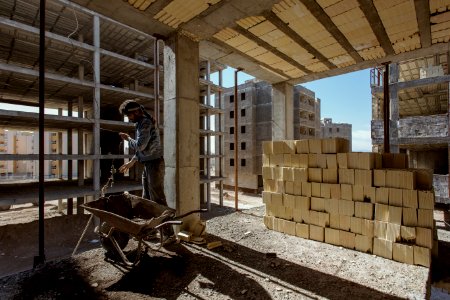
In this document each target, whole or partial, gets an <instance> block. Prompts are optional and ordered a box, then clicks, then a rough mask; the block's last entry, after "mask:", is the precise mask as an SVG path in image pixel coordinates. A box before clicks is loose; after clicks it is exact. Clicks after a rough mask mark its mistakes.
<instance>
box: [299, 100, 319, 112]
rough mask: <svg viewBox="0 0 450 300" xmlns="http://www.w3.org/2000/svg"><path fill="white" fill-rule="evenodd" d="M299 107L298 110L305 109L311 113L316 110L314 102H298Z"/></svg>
mask: <svg viewBox="0 0 450 300" xmlns="http://www.w3.org/2000/svg"><path fill="white" fill-rule="evenodd" d="M299 108H300V110H306V111H309V112H312V113H314V112H315V111H316V110H315V105H314V103H313V104H309V103H308V102H300V104H299Z"/></svg>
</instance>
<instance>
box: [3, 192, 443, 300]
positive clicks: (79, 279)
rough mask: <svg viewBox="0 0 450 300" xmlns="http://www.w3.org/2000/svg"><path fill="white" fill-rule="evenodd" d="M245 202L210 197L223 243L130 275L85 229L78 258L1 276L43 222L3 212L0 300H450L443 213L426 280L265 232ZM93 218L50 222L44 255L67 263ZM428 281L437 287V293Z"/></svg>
mask: <svg viewBox="0 0 450 300" xmlns="http://www.w3.org/2000/svg"><path fill="white" fill-rule="evenodd" d="M230 195H231V193H230ZM239 197H240V207H241V208H243V210H242V211H241V212H235V211H234V209H233V208H231V207H220V206H218V205H216V204H214V202H216V201H217V199H213V204H212V209H211V212H209V213H207V214H205V215H204V216H203V217H204V218H205V219H207V220H208V221H207V231H208V234H207V236H206V238H207V241H208V242H211V241H222V244H223V246H222V247H218V248H215V249H212V250H208V249H207V248H206V246H205V245H193V244H184V243H181V244H172V245H170V246H167V247H166V248H164V249H162V250H161V251H157V252H154V251H152V252H150V253H149V254H148V255H146V256H145V257H144V259H143V260H142V262H141V264H140V265H139V266H137V267H135V268H133V269H131V270H127V269H125V268H123V267H122V266H120V265H117V264H111V263H110V262H108V261H105V256H104V250H103V249H102V248H100V245H99V243H98V240H96V236H95V235H93V234H92V232H91V230H88V231H89V232H90V233H89V235H88V236H87V237H86V238H85V239H84V242H83V244H82V249H81V250H82V252H81V253H80V254H77V255H75V256H73V257H69V258H61V259H57V260H52V261H50V260H51V259H49V262H48V263H47V264H46V265H44V266H43V267H42V268H39V269H35V270H30V271H26V272H22V273H19V274H15V275H11V276H5V275H7V274H11V273H15V272H18V271H21V270H24V269H27V268H31V266H32V258H33V256H34V255H37V251H36V250H35V249H37V246H36V240H37V221H32V222H29V221H31V220H32V219H33V218H32V217H30V216H28V217H23V219H22V218H21V217H19V215H21V214H22V215H27V213H23V211H25V212H28V214H30V215H31V212H29V211H28V209H29V210H30V211H31V210H33V209H34V210H36V208H32V207H30V208H27V209H24V208H21V209H18V210H16V211H14V209H17V208H14V207H13V211H12V212H14V213H13V214H10V213H11V212H1V213H0V220H1V222H3V221H4V220H6V218H8V216H9V218H10V221H9V222H10V223H11V221H14V224H12V225H11V224H10V225H4V224H2V226H0V272H1V274H0V277H1V276H4V277H2V278H1V279H0V299H75V298H76V299H123V298H127V299H129V300H133V299H154V298H157V299H158V298H165V299H230V298H231V299H310V298H311V299H343V298H347V299H364V298H365V299H404V298H408V299H424V298H427V293H428V295H430V292H431V297H432V299H449V298H450V295H449V294H448V292H447V290H446V288H447V285H448V284H449V283H450V279H449V278H450V277H449V275H450V274H449V273H450V272H449V270H450V261H449V260H448V257H449V256H448V255H449V254H450V246H449V245H450V238H449V236H450V235H449V232H448V231H447V230H448V226H447V224H446V223H445V222H446V221H447V220H446V218H447V214H444V213H443V212H444V211H440V212H438V213H437V214H436V219H437V220H438V222H437V225H438V229H439V230H438V233H439V238H440V240H441V242H440V254H439V255H440V258H437V259H434V260H433V266H432V268H431V270H432V274H431V276H430V269H427V268H423V267H418V266H411V265H406V264H401V263H397V262H394V261H390V260H386V259H383V258H380V257H376V256H373V255H368V254H364V253H360V252H357V251H352V250H348V249H344V248H341V247H335V246H332V245H328V244H324V243H319V242H315V241H311V240H304V239H300V238H296V237H292V236H288V235H285V234H282V233H278V232H274V231H270V230H267V229H266V228H265V227H264V225H263V222H262V216H263V214H264V207H263V206H261V198H259V197H252V196H246V195H240V196H239ZM224 204H225V205H233V206H234V199H233V198H232V197H231V196H228V197H226V198H225V199H224ZM55 211H56V212H55ZM445 211H446V210H445ZM47 214H48V215H53V216H57V215H59V213H58V212H57V209H56V207H55V206H48V207H47ZM13 215H14V216H16V217H13ZM36 215H37V214H36ZM27 218H28V219H29V221H28V222H25V223H23V222H22V221H23V220H25V219H27ZM87 219H88V218H87V216H86V217H84V218H77V217H74V216H70V217H68V216H59V217H53V218H51V219H49V220H47V221H48V222H47V225H46V226H48V227H47V228H48V229H47V230H48V232H49V234H48V243H46V255H47V257H48V258H52V257H68V256H69V255H70V253H71V252H72V250H73V247H74V246H75V244H76V241H77V240H78V239H79V235H80V234H81V232H82V230H83V228H84V226H85V225H86V222H87ZM21 220H22V221H21ZM68 224H70V226H68ZM74 224H75V225H74ZM33 230H34V231H33ZM63 233H64V234H63ZM62 237H64V238H62ZM23 241H27V243H24V242H23ZM21 245H22V246H21ZM23 245H25V246H23ZM31 245H33V246H31ZM26 246H30V247H26ZM133 246H134V244H133V243H131V244H130V248H133ZM52 249H53V250H52ZM89 249H91V250H89ZM267 253H275V254H276V257H272V255H267ZM429 278H431V279H432V280H433V282H435V284H434V286H433V287H432V288H431V289H430V287H429V285H428V284H427V282H429Z"/></svg>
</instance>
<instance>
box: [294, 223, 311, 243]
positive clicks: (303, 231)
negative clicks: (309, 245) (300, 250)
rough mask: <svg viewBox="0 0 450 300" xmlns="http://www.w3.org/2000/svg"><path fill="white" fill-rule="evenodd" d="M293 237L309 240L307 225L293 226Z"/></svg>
mask: <svg viewBox="0 0 450 300" xmlns="http://www.w3.org/2000/svg"><path fill="white" fill-rule="evenodd" d="M295 235H296V236H298V237H301V238H304V239H309V225H308V224H301V223H297V224H295Z"/></svg>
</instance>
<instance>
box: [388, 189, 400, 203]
mask: <svg viewBox="0 0 450 300" xmlns="http://www.w3.org/2000/svg"><path fill="white" fill-rule="evenodd" d="M389 205H393V206H400V207H401V206H403V190H401V189H396V188H390V189H389Z"/></svg>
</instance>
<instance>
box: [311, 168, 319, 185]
mask: <svg viewBox="0 0 450 300" xmlns="http://www.w3.org/2000/svg"><path fill="white" fill-rule="evenodd" d="M308 181H310V182H322V169H319V168H309V169H308Z"/></svg>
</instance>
